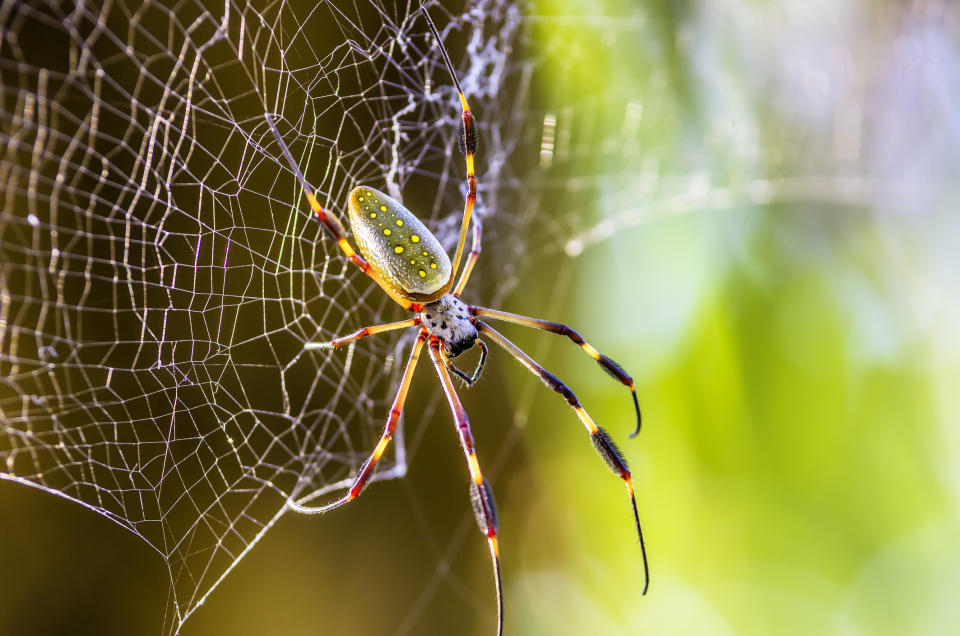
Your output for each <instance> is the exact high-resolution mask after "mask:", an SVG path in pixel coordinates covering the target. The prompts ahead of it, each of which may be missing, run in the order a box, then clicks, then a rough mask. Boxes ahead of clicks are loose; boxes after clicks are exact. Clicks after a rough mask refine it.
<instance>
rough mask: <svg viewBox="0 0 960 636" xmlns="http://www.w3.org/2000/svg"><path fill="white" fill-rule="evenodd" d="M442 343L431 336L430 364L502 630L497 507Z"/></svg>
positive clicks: (501, 630) (498, 630)
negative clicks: (452, 429)
mask: <svg viewBox="0 0 960 636" xmlns="http://www.w3.org/2000/svg"><path fill="white" fill-rule="evenodd" d="M442 346H443V344H442V343H441V342H440V340H439V339H438V338H431V340H430V357H431V358H433V366H434V368H436V370H437V376H438V377H439V378H440V385H441V386H442V387H443V392H444V394H445V395H446V397H447V403H448V404H449V405H450V411H451V412H452V413H453V421H454V424H455V425H456V427H457V435H458V436H459V438H460V447H461V448H462V449H463V454H464V457H466V460H467V468H468V469H469V471H470V499H471V501H472V503H473V512H474V514H475V515H476V517H477V525H478V526H479V527H480V531H481V532H483V534H484V536H486V537H487V547H488V548H489V549H490V559H491V561H492V563H493V575H494V579H495V581H496V588H497V634H498V636H500V635H502V634H503V581H502V579H501V575H500V547H499V544H498V543H497V508H496V504H495V503H494V500H493V490H492V489H491V488H490V483H489V482H487V480H486V479H484V477H483V472H482V471H481V470H480V462H479V460H477V451H476V447H475V445H474V442H473V433H472V432H471V431H470V421H469V419H468V418H467V412H466V410H464V408H463V404H462V403H461V402H460V397H459V396H458V395H457V390H456V388H455V387H454V386H453V380H452V379H451V378H450V373H449V372H448V371H447V367H446V364H445V359H444V355H443V350H442Z"/></svg>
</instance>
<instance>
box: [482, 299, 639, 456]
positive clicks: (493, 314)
mask: <svg viewBox="0 0 960 636" xmlns="http://www.w3.org/2000/svg"><path fill="white" fill-rule="evenodd" d="M470 312H471V313H472V314H473V315H474V316H484V317H488V318H493V319H494V320H503V321H505V322H512V323H515V324H518V325H523V326H525V327H533V328H534V329H540V330H542V331H549V332H550V333H555V334H559V335H561V336H566V337H568V338H570V340H572V341H573V342H574V343H575V344H577V345H578V346H579V347H580V348H581V349H583V350H584V351H586V352H587V354H588V355H589V356H590V357H591V358H593V359H594V360H596V361H597V362H598V363H599V364H600V366H601V368H603V370H604V371H606V372H607V373H609V374H610V375H611V376H613V377H614V378H616V379H617V380H620V382H621V383H622V384H623V385H624V386H626V387H627V388H628V389H630V394H631V396H632V397H633V407H634V409H635V410H636V411H637V427H636V428H635V429H634V431H633V432H632V433H630V437H636V436H637V433H639V432H640V423H641V418H640V402H639V401H637V390H636V388H634V386H633V378H631V377H630V376H629V375H628V374H627V372H626V371H624V370H623V369H622V368H621V367H620V365H619V364H617V363H616V362H614V361H613V360H611V359H610V358H608V357H607V356H605V355H603V354H602V353H600V352H599V351H597V350H596V349H594V348H593V347H592V346H591V345H590V343H589V342H587V341H586V340H584V339H583V338H582V337H581V336H580V334H579V333H577V332H576V331H574V330H573V329H571V328H570V327H568V326H566V325H562V324H560V323H557V322H548V321H546V320H538V319H536V318H527V317H526V316H519V315H517V314H511V313H509V312H506V311H499V310H496V309H487V308H486V307H471V308H470Z"/></svg>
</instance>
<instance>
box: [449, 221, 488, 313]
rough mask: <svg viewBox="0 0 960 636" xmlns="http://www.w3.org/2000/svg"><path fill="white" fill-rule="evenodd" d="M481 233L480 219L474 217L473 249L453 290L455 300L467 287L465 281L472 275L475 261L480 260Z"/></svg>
mask: <svg viewBox="0 0 960 636" xmlns="http://www.w3.org/2000/svg"><path fill="white" fill-rule="evenodd" d="M482 232H483V224H482V223H481V222H480V217H479V216H474V217H473V247H471V248H470V255H469V256H468V257H467V264H466V265H464V266H463V273H462V274H460V280H459V281H457V286H456V287H455V288H454V289H453V295H454V296H456V297H457V298H459V297H460V294H462V293H463V290H464V288H465V287H466V286H467V281H468V280H470V274H472V273H473V266H474V265H476V264H477V259H478V258H480V235H481V233H482Z"/></svg>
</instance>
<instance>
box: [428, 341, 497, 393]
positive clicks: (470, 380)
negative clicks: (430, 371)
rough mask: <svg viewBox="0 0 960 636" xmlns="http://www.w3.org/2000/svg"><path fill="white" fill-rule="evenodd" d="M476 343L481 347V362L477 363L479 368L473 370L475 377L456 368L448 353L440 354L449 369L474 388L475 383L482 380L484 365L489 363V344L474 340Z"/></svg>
mask: <svg viewBox="0 0 960 636" xmlns="http://www.w3.org/2000/svg"><path fill="white" fill-rule="evenodd" d="M474 343H475V344H477V345H479V346H480V360H479V361H478V362H477V368H476V369H474V370H473V375H472V376H471V375H467V374H466V373H464V372H463V371H461V370H460V369H458V368H457V367H456V365H455V364H453V362H451V360H450V359H449V358H448V357H447V354H446V353H443V351H442V350H441V351H440V353H441V354H443V360H444V363H445V364H446V365H447V368H448V369H450V370H451V371H453V372H454V373H455V374H456V375H457V377H458V378H460V379H461V380H463V381H464V382H466V383H467V386H473V383H474V382H476V381H477V380H479V379H480V374H481V373H483V368H484V365H486V363H487V343H485V342H484V341H483V340H481V339H480V338H477V339H476V340H474Z"/></svg>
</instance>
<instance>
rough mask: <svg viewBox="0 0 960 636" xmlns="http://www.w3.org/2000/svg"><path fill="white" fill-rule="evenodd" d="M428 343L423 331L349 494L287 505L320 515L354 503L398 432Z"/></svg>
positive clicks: (296, 509)
mask: <svg viewBox="0 0 960 636" xmlns="http://www.w3.org/2000/svg"><path fill="white" fill-rule="evenodd" d="M426 341H427V332H426V331H423V330H421V331H420V334H419V335H418V336H417V341H416V342H415V343H414V344H413V349H412V350H411V351H410V358H409V359H408V360H407V367H406V368H405V369H404V370H403V377H402V378H401V379H400V388H398V389H397V395H396V397H395V398H394V399H393V406H392V407H390V414H389V415H388V416H387V423H386V424H385V425H384V427H383V433H382V434H381V435H380V441H379V442H378V443H377V446H376V448H374V449H373V452H372V453H371V454H370V456H369V457H368V458H367V461H366V462H364V464H363V468H361V469H360V472H358V473H357V475H356V477H354V478H353V484H352V485H351V486H350V490H349V491H347V494H345V495H343V496H342V497H340V498H339V499H337V500H336V501H333V502H331V503H329V504H326V505H324V506H304V505H301V504H298V503H296V502H294V501H290V502H288V503H287V505H288V506H289V507H290V508H291V509H293V510H295V511H297V512H302V513H305V514H319V513H323V512H327V511H328V510H333V509H334V508H339V507H340V506H342V505H343V504H345V503H347V502H349V501H353V500H354V499H356V498H357V497H358V496H359V495H360V492H361V491H362V490H363V488H364V486H366V484H367V481H368V480H369V479H370V477H371V475H373V469H374V468H375V467H376V465H377V462H378V461H380V457H382V456H383V453H384V451H386V450H387V446H388V445H389V444H390V440H391V439H392V438H393V433H394V431H396V430H397V422H398V421H399V420H400V413H402V412H403V404H404V402H406V400H407V392H408V391H409V389H410V380H411V379H412V378H413V371H414V369H416V367H417V359H418V358H419V357H420V350H421V349H422V348H423V343H425V342H426Z"/></svg>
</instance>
